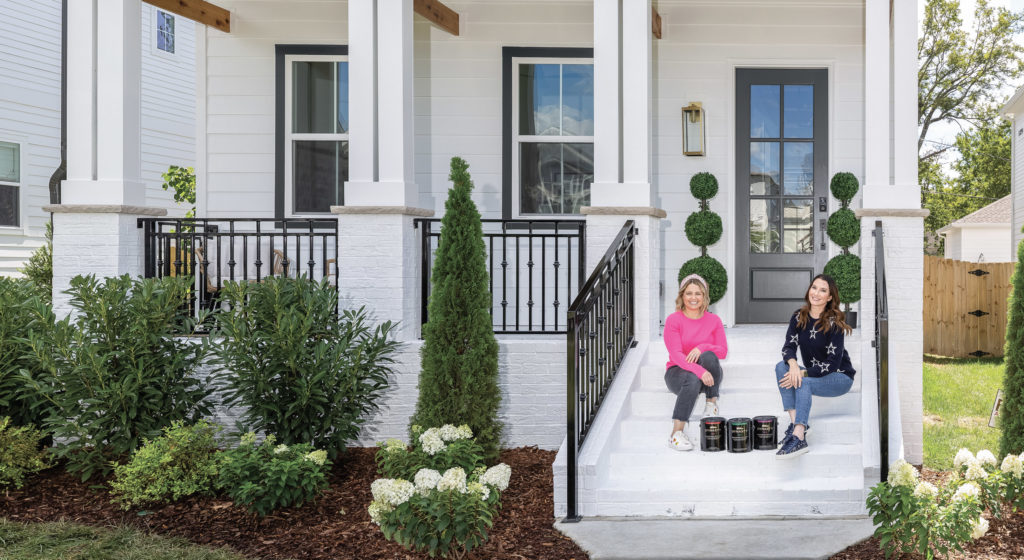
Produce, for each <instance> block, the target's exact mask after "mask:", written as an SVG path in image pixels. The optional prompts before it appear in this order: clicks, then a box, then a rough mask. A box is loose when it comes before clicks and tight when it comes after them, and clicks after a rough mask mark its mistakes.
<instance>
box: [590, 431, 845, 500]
mask: <svg viewBox="0 0 1024 560" xmlns="http://www.w3.org/2000/svg"><path fill="white" fill-rule="evenodd" d="M667 439H668V438H667V437H666V438H665V440H667ZM807 441H808V443H809V444H810V450H809V451H808V452H807V453H805V454H803V455H801V456H799V457H794V458H792V459H786V460H779V459H777V458H776V456H775V453H774V452H773V451H751V452H749V453H729V452H728V451H719V452H716V453H708V452H704V451H700V450H699V449H694V450H693V451H683V452H681V451H675V450H673V449H669V448H668V446H667V445H665V444H664V443H663V444H662V445H661V448H660V449H659V448H658V447H657V446H656V447H654V448H651V449H647V450H644V451H639V450H625V449H623V450H616V451H615V452H613V453H612V454H611V456H610V457H609V459H608V466H609V470H608V475H607V480H609V481H611V480H620V479H623V478H626V479H631V480H635V481H641V480H647V481H650V482H658V481H661V482H663V483H665V485H663V486H662V487H671V485H668V483H669V482H671V483H672V484H675V485H679V486H681V487H692V488H703V487H710V488H732V487H733V486H735V485H740V486H742V485H743V484H746V483H749V481H751V480H753V481H760V482H761V483H762V484H763V485H764V486H765V487H769V486H770V485H771V484H774V483H780V482H782V481H787V480H790V479H792V478H793V477H800V478H804V479H812V478H835V477H857V476H859V477H861V478H863V470H864V469H863V466H862V461H861V459H860V453H861V446H860V445H858V444H829V443H815V441H814V440H813V437H812V438H808V440H807ZM698 474H699V476H696V475H698ZM745 481H746V482H745ZM656 486H657V485H655V487H656Z"/></svg>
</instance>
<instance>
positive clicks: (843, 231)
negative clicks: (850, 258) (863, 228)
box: [827, 208, 860, 248]
mask: <svg viewBox="0 0 1024 560" xmlns="http://www.w3.org/2000/svg"><path fill="white" fill-rule="evenodd" d="M827 231H828V237H829V239H831V240H832V241H834V242H835V243H836V245H839V246H840V247H843V248H846V247H849V246H850V245H853V244H854V243H856V242H857V241H858V240H860V220H858V219H857V216H856V215H855V214H854V213H853V210H850V209H849V208H840V209H839V210H836V211H835V212H834V213H833V214H832V215H831V216H829V217H828V230H827Z"/></svg>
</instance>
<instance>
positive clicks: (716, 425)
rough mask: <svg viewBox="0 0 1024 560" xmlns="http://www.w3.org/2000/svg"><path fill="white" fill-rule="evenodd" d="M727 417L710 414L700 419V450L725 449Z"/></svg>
mask: <svg viewBox="0 0 1024 560" xmlns="http://www.w3.org/2000/svg"><path fill="white" fill-rule="evenodd" d="M725 449H726V443H725V418H722V417H720V416H708V417H707V418H702V419H701V421H700V450H701V451H725Z"/></svg>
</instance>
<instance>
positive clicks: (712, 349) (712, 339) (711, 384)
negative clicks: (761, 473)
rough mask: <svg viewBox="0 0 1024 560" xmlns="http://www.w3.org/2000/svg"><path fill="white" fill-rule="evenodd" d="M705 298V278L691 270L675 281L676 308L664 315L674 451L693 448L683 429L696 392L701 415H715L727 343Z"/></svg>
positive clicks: (727, 348) (723, 330)
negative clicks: (701, 403)
mask: <svg viewBox="0 0 1024 560" xmlns="http://www.w3.org/2000/svg"><path fill="white" fill-rule="evenodd" d="M709 301H710V300H709V298H708V284H707V282H706V281H705V280H704V279H703V278H701V277H700V276H698V275H696V274H691V275H689V276H687V277H686V278H683V281H682V282H681V283H680V284H679V295H678V296H676V312H675V313H673V314H671V315H669V316H668V318H667V319H665V334H664V336H663V338H664V339H665V347H666V348H668V364H666V368H667V371H665V384H666V385H668V389H669V390H670V391H672V392H673V393H675V394H676V395H677V397H676V405H675V408H674V409H673V410H672V437H670V438H669V440H668V446H669V447H671V448H672V449H675V450H676V451H690V450H691V449H693V444H692V443H690V440H689V439H687V438H686V434H685V433H683V430H684V429H685V428H686V421H687V420H688V419H689V418H690V412H691V411H692V410H693V405H694V404H695V403H696V402H697V395H699V394H701V393H704V395H705V396H706V397H707V404H706V405H705V406H704V416H705V417H706V416H718V391H719V388H720V387H721V385H722V365H721V364H720V363H719V362H718V361H719V360H724V359H725V356H726V355H727V354H728V353H729V346H728V344H727V343H726V341H725V329H724V328H723V327H722V320H721V319H719V318H718V315H715V314H714V313H709V312H708V302H709Z"/></svg>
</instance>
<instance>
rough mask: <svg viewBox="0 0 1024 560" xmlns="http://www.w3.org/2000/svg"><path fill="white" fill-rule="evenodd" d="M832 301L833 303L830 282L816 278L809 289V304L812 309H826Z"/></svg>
mask: <svg viewBox="0 0 1024 560" xmlns="http://www.w3.org/2000/svg"><path fill="white" fill-rule="evenodd" d="M830 301H832V294H831V291H830V290H829V287H828V282H826V281H825V280H824V279H823V278H815V279H814V282H811V287H810V288H808V289H807V302H808V303H810V304H811V307H814V308H817V309H824V307H825V305H827V304H828V302H830Z"/></svg>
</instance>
